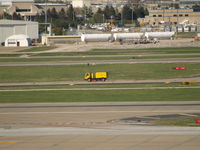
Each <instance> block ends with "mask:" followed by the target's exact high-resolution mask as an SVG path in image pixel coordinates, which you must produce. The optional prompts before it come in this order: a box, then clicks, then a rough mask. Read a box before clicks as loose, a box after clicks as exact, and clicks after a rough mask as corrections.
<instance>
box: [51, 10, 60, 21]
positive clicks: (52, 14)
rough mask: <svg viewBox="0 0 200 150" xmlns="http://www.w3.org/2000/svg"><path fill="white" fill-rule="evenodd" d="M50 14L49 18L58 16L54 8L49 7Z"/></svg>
mask: <svg viewBox="0 0 200 150" xmlns="http://www.w3.org/2000/svg"><path fill="white" fill-rule="evenodd" d="M50 15H51V18H53V19H57V18H58V13H57V11H56V9H55V8H52V9H51V12H50Z"/></svg>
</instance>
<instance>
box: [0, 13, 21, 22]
mask: <svg viewBox="0 0 200 150" xmlns="http://www.w3.org/2000/svg"><path fill="white" fill-rule="evenodd" d="M0 19H12V20H22V19H23V17H22V16H21V15H20V14H17V13H15V12H14V13H13V14H12V15H10V14H8V13H6V12H4V13H3V14H2V15H0Z"/></svg>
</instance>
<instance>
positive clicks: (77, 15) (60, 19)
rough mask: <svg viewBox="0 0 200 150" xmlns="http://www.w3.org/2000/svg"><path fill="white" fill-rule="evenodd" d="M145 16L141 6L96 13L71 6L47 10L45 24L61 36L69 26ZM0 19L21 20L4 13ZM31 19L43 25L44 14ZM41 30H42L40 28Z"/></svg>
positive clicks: (146, 13) (144, 10)
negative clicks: (48, 24)
mask: <svg viewBox="0 0 200 150" xmlns="http://www.w3.org/2000/svg"><path fill="white" fill-rule="evenodd" d="M145 15H148V10H147V9H144V8H143V7H141V6H135V7H131V6H129V5H125V6H124V7H123V8H122V10H120V11H119V10H118V9H115V8H114V7H112V6H106V7H105V8H104V9H100V8H99V9H98V11H97V12H96V13H94V12H93V11H92V9H91V8H88V7H84V8H82V9H80V8H79V9H78V8H77V9H74V8H73V7H72V5H70V6H69V8H68V9H67V10H66V9H63V8H62V9H61V10H60V11H59V12H58V11H57V10H56V9H55V8H52V9H48V10H47V22H48V23H51V24H52V29H53V32H54V33H56V34H62V32H63V30H66V29H68V27H69V26H71V27H76V26H77V25H78V24H85V23H104V22H112V23H114V24H116V23H119V22H120V23H125V22H127V21H129V22H130V21H131V20H132V21H136V20H137V18H143V17H145ZM1 18H5V19H13V20H22V19H23V18H22V17H21V16H20V15H19V14H16V13H14V14H13V15H9V14H7V13H4V15H3V16H1ZM33 19H34V21H38V22H39V23H44V22H45V12H44V11H43V12H42V13H40V14H37V15H36V16H35V17H34V18H33ZM41 30H44V29H42V28H41Z"/></svg>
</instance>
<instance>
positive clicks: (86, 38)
mask: <svg viewBox="0 0 200 150" xmlns="http://www.w3.org/2000/svg"><path fill="white" fill-rule="evenodd" d="M112 39H113V38H112V34H82V35H81V41H82V42H108V41H111V40H112Z"/></svg>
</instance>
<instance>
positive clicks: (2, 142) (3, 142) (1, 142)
mask: <svg viewBox="0 0 200 150" xmlns="http://www.w3.org/2000/svg"><path fill="white" fill-rule="evenodd" d="M7 143H8V144H14V143H17V142H16V141H0V144H7Z"/></svg>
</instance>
